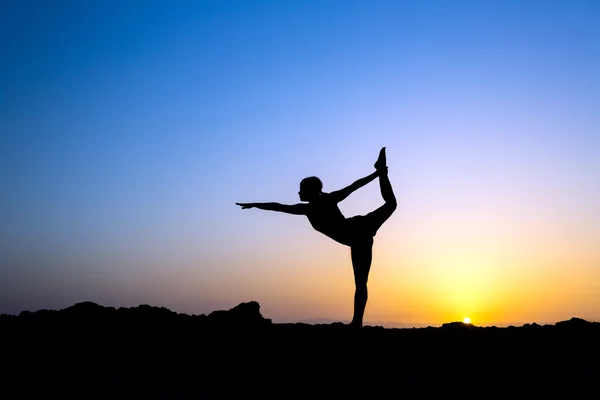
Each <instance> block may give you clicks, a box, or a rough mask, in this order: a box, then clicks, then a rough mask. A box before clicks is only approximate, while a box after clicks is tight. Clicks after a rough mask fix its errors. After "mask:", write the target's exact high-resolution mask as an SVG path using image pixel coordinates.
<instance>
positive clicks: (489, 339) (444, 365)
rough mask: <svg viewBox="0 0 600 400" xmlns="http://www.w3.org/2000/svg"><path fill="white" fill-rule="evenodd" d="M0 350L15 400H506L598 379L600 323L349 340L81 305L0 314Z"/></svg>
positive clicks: (247, 322) (463, 327) (298, 327)
mask: <svg viewBox="0 0 600 400" xmlns="http://www.w3.org/2000/svg"><path fill="white" fill-rule="evenodd" d="M0 340H1V343H2V344H3V345H4V352H3V357H2V358H3V364H4V365H5V366H7V367H8V368H6V370H7V371H8V372H7V373H5V374H4V377H5V380H4V382H5V385H4V386H5V390H8V389H10V388H12V389H10V390H13V389H14V390H16V392H15V393H18V395H19V397H29V396H39V395H40V394H43V395H51V394H52V395H54V394H55V395H60V396H61V397H63V398H65V397H77V398H81V397H87V398H89V397H102V398H107V397H108V398H113V397H116V398H120V397H144V398H168V399H172V398H190V397H193V398H206V397H208V398H215V397H219V398H237V397H258V398H281V397H297V396H300V397H306V396H310V397H312V398H314V397H317V398H325V397H331V396H335V397H339V396H346V395H353V396H354V395H357V394H358V395H360V394H364V395H368V396H369V397H372V396H378V395H381V396H386V395H389V396H394V397H397V395H400V394H407V395H419V396H424V397H428V396H431V395H444V396H445V397H454V395H456V397H460V398H464V397H465V393H462V392H461V393H460V395H459V392H454V391H451V390H450V388H453V387H456V385H457V384H458V383H460V382H476V383H477V384H478V385H481V384H484V385H488V386H489V385H491V386H490V387H493V388H494V393H497V394H502V393H506V394H507V395H511V397H514V393H515V390H519V392H518V393H519V394H520V395H524V394H525V393H527V391H530V393H534V394H535V395H536V396H539V395H540V394H541V393H543V392H544V390H547V391H548V393H549V394H552V395H556V393H557V390H559V388H560V387H561V386H564V387H565V388H568V390H569V392H568V393H569V395H570V396H573V395H574V393H575V392H574V390H582V391H583V390H584V389H585V390H587V389H586V388H587V387H588V386H590V387H592V386H593V385H595V384H596V383H597V381H598V378H599V377H600V363H599V362H598V360H599V359H600V345H599V343H600V323H597V322H589V321H585V320H583V319H580V318H572V319H570V320H568V321H561V322H558V323H556V324H554V325H543V326H542V325H538V324H535V323H534V324H525V325H523V326H521V327H507V328H497V327H477V326H474V325H470V324H469V325H468V324H463V323H462V322H452V323H448V324H444V325H442V326H441V327H439V328H433V327H428V328H412V329H411V328H403V329H386V328H383V327H379V326H366V327H364V328H363V329H362V330H360V331H355V330H351V329H349V328H348V326H346V325H344V324H341V323H331V324H320V325H309V324H305V323H286V324H278V323H273V322H272V321H271V320H269V319H266V318H264V317H263V316H262V315H261V313H260V305H259V303H258V302H256V301H250V302H247V303H241V304H239V305H238V306H236V307H233V308H232V309H230V310H218V311H213V312H212V313H210V314H208V315H204V314H202V315H187V314H181V313H176V312H173V311H170V310H168V309H167V308H164V307H153V306H149V305H140V306H138V307H132V308H118V309H115V308H113V307H103V306H101V305H98V304H95V303H92V302H83V303H77V304H75V305H73V306H71V307H68V308H65V309H63V310H58V311H56V310H39V311H36V312H28V311H24V312H21V313H20V314H19V315H18V316H15V315H6V314H4V315H0ZM32 382H33V383H35V384H31V383H32ZM9 393H13V392H12V391H9ZM517 397H519V396H517Z"/></svg>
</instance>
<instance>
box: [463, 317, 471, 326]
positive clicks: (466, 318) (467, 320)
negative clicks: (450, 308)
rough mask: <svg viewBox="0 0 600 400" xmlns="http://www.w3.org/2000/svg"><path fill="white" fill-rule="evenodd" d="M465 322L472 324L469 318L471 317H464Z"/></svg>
mask: <svg viewBox="0 0 600 400" xmlns="http://www.w3.org/2000/svg"><path fill="white" fill-rule="evenodd" d="M463 322H464V323H465V324H470V323H471V318H469V317H464V318H463Z"/></svg>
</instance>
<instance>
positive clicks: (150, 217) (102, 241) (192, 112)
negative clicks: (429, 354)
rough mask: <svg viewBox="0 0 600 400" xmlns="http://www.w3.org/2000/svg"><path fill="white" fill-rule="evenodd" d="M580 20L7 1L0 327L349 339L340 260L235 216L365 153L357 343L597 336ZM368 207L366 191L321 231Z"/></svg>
mask: <svg viewBox="0 0 600 400" xmlns="http://www.w3.org/2000/svg"><path fill="white" fill-rule="evenodd" d="M599 20H600V3H598V2H596V1H593V0H590V1H578V0H570V1H566V0H565V1H512V0H505V1H486V2H481V1H460V0H456V1H429V0H425V1H423V0H420V1H416V0H415V1H385V0H383V1H328V0H326V1H323V0H320V1H311V0H305V1H292V0H290V1H252V2H248V1H241V0H240V1H227V0H222V1H216V0H215V1H209V0H206V1H174V0H169V1H158V0H157V1H134V0H127V1H110V0H109V1H86V2H81V1H70V0H60V1H30V0H25V1H16V0H9V1H4V2H2V4H1V5H0V37H1V38H2V39H1V41H0V179H1V187H2V194H1V196H0V313H8V314H18V313H19V312H21V311H23V310H31V311H35V310H38V309H61V308H66V307H69V306H71V305H73V304H74V303H77V302H81V301H93V302H96V303H98V304H101V305H104V306H113V307H132V306H137V305H139V304H150V305H154V306H161V307H167V308H169V309H171V310H173V311H177V312H183V313H187V314H207V313H210V312H212V311H214V310H220V309H229V308H232V307H234V306H236V305H237V304H239V303H241V302H246V301H252V300H254V301H258V302H259V303H260V305H261V313H262V314H263V316H265V317H266V318H271V319H272V320H273V321H274V322H277V323H283V322H298V321H314V320H331V321H348V320H350V319H351V317H352V298H353V292H354V280H353V274H352V267H351V263H350V250H349V249H348V248H347V247H344V246H342V245H340V244H338V243H336V242H334V241H332V240H331V239H328V238H327V237H326V236H324V235H322V234H320V233H318V232H316V231H315V230H314V229H313V228H312V227H311V226H310V224H309V223H308V220H307V219H306V217H304V216H296V215H289V214H282V213H277V212H271V211H262V210H257V209H249V210H242V209H241V208H240V207H238V206H236V205H235V202H280V203H284V204H294V203H298V202H299V199H298V194H297V193H298V189H299V182H300V180H301V179H302V178H304V177H306V176H312V175H315V176H318V177H319V178H321V180H322V181H323V184H324V188H323V190H324V191H325V192H328V191H333V190H336V189H340V188H342V187H344V186H346V185H348V184H350V183H352V182H353V181H355V180H356V179H359V178H362V177H363V176H366V175H368V174H370V173H371V172H373V170H374V168H373V163H374V162H375V160H376V158H377V155H378V152H379V149H380V148H381V147H383V146H385V147H386V148H387V158H388V166H389V177H390V180H391V182H392V185H393V188H394V192H395V194H396V197H397V199H398V208H397V210H396V212H395V213H394V214H393V215H392V217H391V218H390V219H389V220H388V221H387V222H386V223H385V224H384V226H383V227H382V228H381V229H380V230H379V232H378V233H377V236H376V237H375V245H374V249H373V264H372V267H371V273H370V276H369V302H368V304H367V309H366V313H365V321H366V323H367V324H377V325H384V326H397V325H398V324H406V326H420V325H431V326H440V325H441V324H443V323H446V322H453V321H459V320H462V319H463V318H464V317H470V318H471V320H472V323H473V324H475V325H479V326H489V325H496V326H506V325H509V324H519V325H520V324H524V323H531V322H537V323H555V322H557V321H562V320H566V319H570V318H571V317H579V318H584V319H587V320H590V321H600V245H599V243H600V207H599V206H598V205H599V204H600V113H599V112H598V109H599V108H598V107H599V106H600V74H598V71H600V24H598V21H599ZM382 203H383V201H382V198H381V194H380V192H379V186H378V184H377V182H376V181H375V182H373V183H370V184H369V185H367V186H365V187H364V188H362V189H360V190H359V191H357V192H355V193H353V194H352V195H351V196H350V197H348V198H347V199H346V200H345V201H344V202H342V203H340V209H341V211H342V212H343V213H344V215H346V216H347V217H349V216H352V215H358V214H365V213H368V212H370V211H372V210H374V209H375V208H377V207H379V206H380V205H381V204H382ZM398 326H399V325H398ZM402 326H405V325H402Z"/></svg>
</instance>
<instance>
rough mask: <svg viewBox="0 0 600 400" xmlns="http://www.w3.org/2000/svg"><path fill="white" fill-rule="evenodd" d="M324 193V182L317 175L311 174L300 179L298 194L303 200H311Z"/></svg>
mask: <svg viewBox="0 0 600 400" xmlns="http://www.w3.org/2000/svg"><path fill="white" fill-rule="evenodd" d="M322 193H323V182H321V180H320V179H319V178H317V177H316V176H309V177H308V178H304V179H302V181H300V191H299V192H298V195H299V196H300V200H301V201H311V200H312V199H314V198H315V197H317V196H319V195H321V194H322Z"/></svg>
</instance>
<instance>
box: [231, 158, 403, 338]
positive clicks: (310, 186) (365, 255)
mask: <svg viewBox="0 0 600 400" xmlns="http://www.w3.org/2000/svg"><path fill="white" fill-rule="evenodd" d="M377 177H379V186H380V189H381V197H383V200H384V201H385V204H383V205H382V206H380V207H379V208H377V209H376V210H375V211H372V212H370V213H368V214H367V215H357V216H354V217H350V218H346V217H344V216H343V215H342V213H341V211H340V209H339V208H338V205H337V204H338V203H339V202H341V201H342V200H344V199H345V198H346V197H348V195H350V194H351V193H352V192H354V191H355V190H357V189H359V188H361V187H363V186H365V185H366V184H367V183H369V182H371V181H373V180H374V179H375V178H377ZM322 189H323V184H322V182H321V180H320V179H319V178H317V177H316V176H311V177H308V178H304V179H303V180H302V181H301V182H300V191H299V192H298V195H299V196H300V201H303V202H305V203H298V204H293V205H287V204H280V203H235V204H237V205H239V206H241V207H242V209H248V208H258V209H261V210H268V211H279V212H284V213H288V214H295V215H306V216H307V217H308V220H309V222H310V224H311V225H312V226H313V228H314V229H315V230H317V231H319V232H321V233H323V234H324V235H326V236H328V237H330V238H331V239H333V240H335V241H336V242H338V243H341V244H343V245H346V246H348V247H350V251H351V252H350V254H351V259H352V268H353V269H354V283H355V285H356V290H355V292H354V316H353V317H352V322H351V323H350V326H351V327H354V328H360V327H362V324H363V316H364V313H365V307H366V305H367V299H368V291H367V280H368V279H369V270H370V269H371V260H372V258H373V237H374V236H375V234H376V233H377V230H378V229H379V228H380V227H381V225H383V223H384V222H385V221H386V220H387V219H388V218H389V217H390V216H391V215H392V213H393V212H394V210H395V209H396V197H395V196H394V192H393V191H392V185H391V184H390V180H389V178H388V168H387V165H386V155H385V147H383V148H382V149H381V151H380V152H379V158H378V159H377V161H376V162H375V172H373V173H371V174H370V175H367V176H365V177H364V178H361V179H358V180H357V181H355V182H354V183H352V184H351V185H349V186H347V187H345V188H343V189H340V190H336V191H334V192H331V193H324V192H323V190H322Z"/></svg>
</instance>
